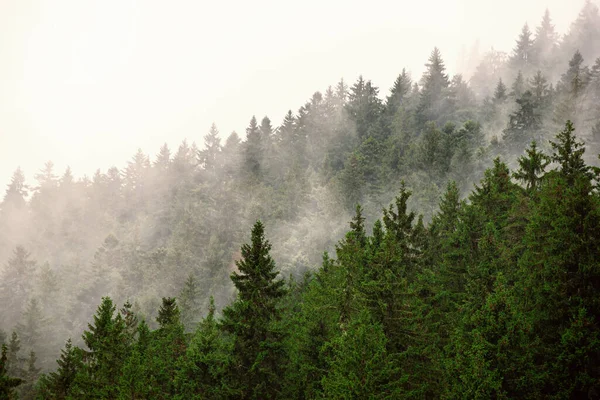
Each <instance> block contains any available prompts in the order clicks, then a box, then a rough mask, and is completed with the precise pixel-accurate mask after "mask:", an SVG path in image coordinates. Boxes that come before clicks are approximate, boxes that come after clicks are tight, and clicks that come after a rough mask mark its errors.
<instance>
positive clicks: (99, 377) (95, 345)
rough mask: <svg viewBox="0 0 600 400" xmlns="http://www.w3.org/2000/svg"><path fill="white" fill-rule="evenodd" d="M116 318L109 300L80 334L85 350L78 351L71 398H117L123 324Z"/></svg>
mask: <svg viewBox="0 0 600 400" xmlns="http://www.w3.org/2000/svg"><path fill="white" fill-rule="evenodd" d="M114 314H115V306H114V305H113V302H112V300H111V299H110V298H109V297H104V298H102V303H101V304H100V306H99V307H98V310H97V311H96V315H94V322H93V324H88V330H87V331H85V332H84V333H83V341H84V343H85V345H86V346H87V348H88V350H84V349H78V350H77V352H78V353H79V355H78V357H81V359H82V365H81V368H79V369H78V371H77V374H76V376H75V379H74V380H73V383H72V385H71V389H70V392H69V393H70V395H71V396H75V397H77V398H81V399H112V398H116V396H117V394H118V386H117V384H118V378H119V373H120V370H121V366H122V363H123V361H124V357H125V356H126V352H127V348H126V340H124V339H125V338H124V330H125V323H124V322H123V319H122V318H121V315H120V314H118V313H117V315H116V317H115V316H114Z"/></svg>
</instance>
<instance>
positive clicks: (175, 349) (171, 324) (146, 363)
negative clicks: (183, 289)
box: [141, 297, 186, 399]
mask: <svg viewBox="0 0 600 400" xmlns="http://www.w3.org/2000/svg"><path fill="white" fill-rule="evenodd" d="M156 321H157V322H158V323H159V329H158V330H156V331H154V332H152V335H151V340H150V341H149V343H148V347H147V348H146V350H145V352H144V355H143V359H142V361H141V362H142V364H143V368H144V369H145V370H146V371H148V375H149V377H148V380H147V381H146V382H145V383H146V385H147V386H148V389H147V390H148V397H150V398H155V399H172V398H173V397H174V396H175V394H176V387H175V378H176V376H177V374H178V373H179V366H178V364H177V362H178V359H179V358H180V357H182V356H183V355H184V354H185V351H186V340H185V334H184V330H183V325H182V324H181V320H180V311H179V307H178V306H177V302H176V300H175V298H172V297H163V299H162V304H161V306H160V309H159V310H158V317H157V318H156Z"/></svg>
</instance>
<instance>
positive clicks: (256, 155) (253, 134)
mask: <svg viewBox="0 0 600 400" xmlns="http://www.w3.org/2000/svg"><path fill="white" fill-rule="evenodd" d="M244 146H245V147H244V171H245V173H246V174H247V176H248V178H249V179H251V180H256V179H259V177H260V176H261V174H262V170H263V168H264V165H263V157H264V154H263V151H264V141H263V137H262V135H261V133H260V129H259V127H258V124H257V122H256V117H254V116H253V117H252V119H251V120H250V125H248V127H247V128H246V142H245V143H244Z"/></svg>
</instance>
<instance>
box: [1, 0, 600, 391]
mask: <svg viewBox="0 0 600 400" xmlns="http://www.w3.org/2000/svg"><path fill="white" fill-rule="evenodd" d="M598 56H600V16H599V13H598V8H597V7H596V6H595V5H594V4H593V3H592V2H587V3H586V4H585V6H584V8H583V9H582V11H581V13H580V15H579V17H578V19H577V20H576V21H574V22H573V24H572V25H571V28H570V30H569V32H568V33H567V34H566V35H564V36H562V37H560V36H559V34H558V33H557V32H555V30H554V27H553V25H552V21H551V18H550V14H549V13H548V12H547V13H546V14H545V15H544V16H543V17H542V19H541V22H540V24H539V25H538V26H537V27H536V28H535V29H534V31H533V32H532V31H531V30H530V28H529V27H528V26H527V25H525V26H524V27H523V29H522V31H521V32H520V33H519V34H518V37H517V40H516V44H515V48H514V49H513V50H512V51H511V52H510V53H503V52H500V51H496V50H493V49H492V50H491V51H489V52H487V53H486V54H485V55H484V56H483V57H482V60H481V62H480V64H479V65H478V67H477V68H476V69H475V72H474V73H473V75H472V76H471V77H463V76H461V75H455V76H453V77H449V76H448V75H447V74H446V70H445V66H444V62H443V58H442V54H441V53H440V51H439V50H438V49H437V48H436V49H433V51H432V52H431V56H430V58H429V60H428V61H427V64H426V66H427V69H426V72H425V74H424V75H423V76H422V77H421V79H419V80H416V79H413V77H411V75H410V74H409V73H408V72H406V71H405V70H402V72H401V73H400V74H399V75H398V78H397V79H396V81H395V82H394V85H393V87H392V89H391V91H390V93H389V94H387V96H385V98H382V97H381V96H380V94H379V89H378V88H377V87H376V86H375V85H374V84H373V83H372V82H371V81H369V80H368V79H365V78H363V77H362V76H361V77H359V79H358V80H357V81H356V82H354V83H352V84H349V83H347V82H345V81H344V80H340V82H338V83H337V84H336V85H334V86H332V87H329V88H327V89H326V90H325V91H324V93H321V92H316V93H314V94H313V95H312V96H311V97H310V99H309V100H308V101H307V102H306V103H305V104H304V105H303V106H302V107H300V109H299V110H298V111H297V112H295V113H294V112H292V111H289V112H288V113H287V114H286V115H285V116H284V117H283V120H282V121H281V123H280V124H279V126H277V127H274V126H273V123H272V121H271V120H270V119H269V118H267V117H264V118H262V119H261V120H260V122H259V120H257V119H256V118H255V117H252V119H251V120H250V123H249V125H248V127H247V128H246V132H245V139H243V140H242V138H241V137H240V136H239V135H238V134H237V133H235V132H233V133H231V134H230V135H229V136H228V137H227V139H226V140H224V141H223V142H222V140H221V135H220V133H219V131H218V128H217V126H216V125H214V124H213V126H212V127H211V128H210V130H209V132H208V134H207V135H206V136H205V137H204V144H203V146H201V147H198V146H197V145H196V144H195V143H188V142H187V141H184V142H183V143H181V145H180V146H179V147H178V148H177V149H174V150H173V151H172V150H171V149H169V148H168V146H167V145H164V146H163V147H161V148H160V150H159V152H158V154H156V155H155V156H153V157H150V156H148V155H147V154H145V153H144V152H143V151H142V150H139V151H138V152H137V153H136V154H135V155H134V156H133V158H132V159H131V160H130V161H129V162H127V165H126V167H125V168H123V169H118V168H116V167H112V168H109V169H108V170H107V171H106V172H102V171H101V170H98V172H97V173H96V174H95V175H94V176H92V177H89V178H88V177H86V178H83V179H79V180H76V179H75V178H74V177H73V174H72V172H71V170H70V169H67V170H66V171H65V172H64V173H62V174H60V175H59V174H57V172H55V171H54V169H53V165H52V163H51V162H48V163H46V166H45V168H44V169H43V170H42V171H40V172H39V173H38V174H36V175H35V177H34V178H35V180H36V182H37V184H36V186H31V187H30V186H27V185H26V184H25V182H26V180H25V177H24V175H23V173H22V172H21V171H20V170H17V171H15V173H14V175H13V177H12V180H11V182H10V183H9V184H8V186H7V189H6V194H5V196H4V199H3V201H2V203H1V209H0V239H1V240H0V260H5V263H4V266H3V268H2V270H1V271H0V274H1V275H0V276H1V280H0V328H1V329H2V331H0V342H4V343H6V344H7V346H8V347H7V348H6V351H5V352H4V353H5V357H3V358H2V360H3V361H2V362H1V363H0V379H2V380H0V395H4V394H6V396H9V393H13V392H14V393H19V394H20V396H21V398H34V397H35V396H36V395H37V396H38V397H39V396H41V398H67V397H65V396H67V395H68V396H71V397H70V398H117V397H119V398H174V397H176V396H180V398H194V397H193V396H200V397H198V398H204V397H207V398H276V397H278V398H363V397H369V396H371V397H373V398H375V397H377V398H379V397H381V398H399V397H415V398H439V397H449V398H490V397H498V398H508V397H517V396H522V397H528V398H529V397H531V398H534V397H535V398H539V397H544V398H545V397H551V396H554V398H568V397H573V396H575V397H578V396H583V395H585V396H590V398H598V391H599V390H600V388H599V387H598V386H599V379H600V373H599V372H598V369H597V366H595V364H594V360H597V359H598V356H599V355H600V353H599V351H600V348H599V346H600V345H599V343H600V341H599V340H600V339H599V338H598V317H599V316H600V315H599V309H598V301H597V295H595V293H597V290H598V289H599V288H598V287H597V286H598V284H599V282H600V280H599V276H600V275H599V273H600V271H598V268H599V265H600V263H599V258H598V256H599V251H600V250H599V249H598V246H597V238H598V237H599V236H598V234H599V233H600V206H599V204H600V203H599V201H600V198H599V195H598V186H597V185H598V170H597V169H596V166H597V165H598V158H597V155H598V152H599V150H600V58H597V57H598ZM567 121H569V122H567ZM575 129H576V131H575ZM574 132H577V134H578V136H575V133H574ZM584 148H585V151H584ZM461 199H464V200H461ZM357 204H360V205H361V207H358V208H357ZM390 204H391V206H390ZM382 210H383V211H382ZM378 218H380V220H378ZM257 220H260V221H262V223H256V221H257ZM348 221H351V222H350V231H349V232H347V230H348V228H347V226H348V225H347V223H348ZM263 224H264V225H263ZM250 232H252V236H251V239H250V240H249V239H248V234H249V233H250ZM367 232H372V234H371V235H369V234H368V233H367ZM267 238H268V239H269V241H267ZM244 243H246V244H245V245H244ZM271 244H272V246H271ZM240 249H241V250H240ZM324 251H327V252H328V253H326V255H325V257H324V256H323V252H324ZM328 254H332V255H333V254H335V257H334V258H330V256H329V255H328ZM230 277H232V278H231V279H230ZM211 299H212V300H211ZM123 304H125V306H123V307H122V308H121V305H123ZM94 313H96V314H95V316H94ZM248 321H252V322H248ZM13 332H14V333H13ZM82 334H83V336H82ZM68 338H71V340H72V342H71V341H69V342H68V343H67V345H66V347H65V341H66V340H67V339H68ZM61 349H63V350H62V353H61ZM59 357H60V358H59ZM57 358H58V359H59V361H60V362H59V369H58V370H56V366H57V365H56V363H55V360H56V359H57ZM360 360H363V361H360ZM359 361H360V362H359ZM162 363H164V364H162ZM65 365H68V366H67V367H65ZM51 371H54V372H52V373H50V372H51ZM42 372H44V373H45V375H43V378H42V379H41V380H40V382H38V378H39V376H40V374H41V373H42ZM161 374H163V375H161ZM8 376H11V377H13V378H17V380H18V379H21V380H22V382H21V384H20V385H18V386H15V385H16V384H17V383H18V382H17V380H10V379H9V378H8ZM36 382H38V383H37V384H36ZM61 385H62V386H61ZM9 386H10V387H13V386H15V387H16V388H15V389H14V390H13V389H11V388H10V387H9ZM2 390H4V392H2ZM14 393H13V394H11V396H13V395H15V394H14ZM86 396H87V397H86ZM161 396H162V397H161ZM594 396H595V397H594Z"/></svg>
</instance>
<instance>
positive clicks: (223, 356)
mask: <svg viewBox="0 0 600 400" xmlns="http://www.w3.org/2000/svg"><path fill="white" fill-rule="evenodd" d="M230 344H231V342H230V341H227V340H226V339H225V338H224V337H223V335H222V334H221V332H220V331H219V325H218V322H217V320H216V318H215V303H214V300H213V298H212V297H211V299H210V305H209V309H208V315H207V316H206V318H204V319H203V320H202V322H200V324H199V326H198V329H197V330H196V332H195V334H194V336H193V337H192V341H191V343H190V345H189V346H188V349H187V351H186V355H185V357H183V358H181V359H180V363H181V366H180V369H179V373H178V375H177V377H176V385H177V392H178V397H176V398H177V399H182V400H183V399H225V398H228V396H231V395H232V393H231V392H230V389H229V388H228V386H227V383H226V381H225V380H224V378H225V373H226V371H227V369H228V368H230V361H231V360H230V352H231V350H232V349H231V347H230Z"/></svg>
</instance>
